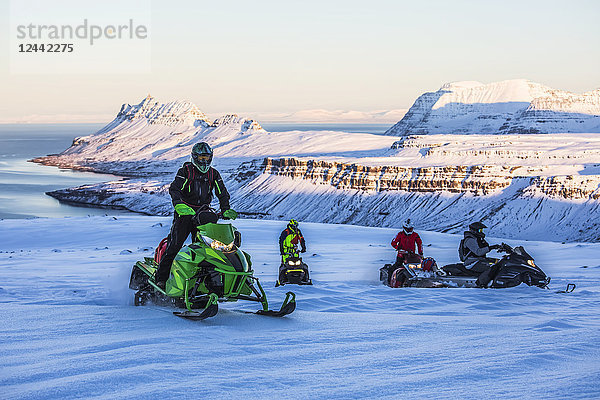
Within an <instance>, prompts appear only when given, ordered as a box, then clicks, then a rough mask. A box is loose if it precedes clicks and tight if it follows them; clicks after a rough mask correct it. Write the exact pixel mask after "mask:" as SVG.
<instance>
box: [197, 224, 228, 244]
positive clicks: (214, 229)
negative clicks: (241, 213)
mask: <svg viewBox="0 0 600 400" xmlns="http://www.w3.org/2000/svg"><path fill="white" fill-rule="evenodd" d="M234 232H235V228H234V227H233V226H231V224H204V225H200V226H198V234H199V235H204V236H208V237H209V238H211V239H213V240H218V241H219V242H221V243H223V244H227V245H228V244H230V243H231V242H233V240H234V239H235V236H234ZM196 240H201V239H200V238H196Z"/></svg>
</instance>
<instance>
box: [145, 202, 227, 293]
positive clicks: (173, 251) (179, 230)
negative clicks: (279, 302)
mask: <svg viewBox="0 0 600 400" xmlns="http://www.w3.org/2000/svg"><path fill="white" fill-rule="evenodd" d="M217 219H218V217H217V215H216V214H215V213H213V212H200V213H198V215H196V217H195V218H194V216H193V215H179V214H177V213H175V216H174V217H173V225H171V233H169V241H168V243H167V249H166V250H165V254H164V255H163V256H162V259H161V260H160V265H159V266H158V270H157V271H156V281H157V282H165V281H166V280H167V279H169V274H170V272H171V264H173V260H174V259H175V256H176V255H177V253H178V252H179V250H181V248H182V247H183V244H184V243H185V241H186V239H187V238H188V235H189V234H190V233H191V234H192V240H193V238H194V237H195V236H196V224H200V225H202V224H206V223H209V222H210V223H213V224H214V223H216V222H217Z"/></svg>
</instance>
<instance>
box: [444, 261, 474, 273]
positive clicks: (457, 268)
mask: <svg viewBox="0 0 600 400" xmlns="http://www.w3.org/2000/svg"><path fill="white" fill-rule="evenodd" d="M442 269H443V270H444V271H445V272H446V273H447V274H448V275H452V276H479V274H478V273H477V272H474V271H471V270H469V269H467V268H465V264H463V263H456V264H448V265H444V266H443V267H442Z"/></svg>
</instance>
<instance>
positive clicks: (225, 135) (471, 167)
mask: <svg viewBox="0 0 600 400" xmlns="http://www.w3.org/2000/svg"><path fill="white" fill-rule="evenodd" d="M465 86H468V85H467V84H465ZM513 95H514V93H513ZM513 95H511V96H513ZM513 97H514V96H513ZM496 99H498V98H496ZM148 103H149V104H151V106H147V104H148ZM155 103H156V101H150V102H145V101H144V102H142V104H141V106H140V105H138V106H136V107H137V108H136V110H134V111H132V112H125V113H119V116H117V118H116V119H115V120H114V121H113V122H111V123H110V124H108V125H107V127H105V128H103V129H101V130H100V131H99V132H97V133H96V134H93V135H90V136H86V137H83V138H78V139H77V140H75V141H74V143H73V146H71V147H70V148H69V149H67V150H65V151H64V152H63V153H61V154H59V155H53V156H48V157H42V158H40V159H37V160H36V161H37V162H41V163H44V164H48V165H57V166H61V167H63V168H82V169H87V170H92V171H99V172H106V173H112V174H116V175H121V176H126V177H130V178H134V179H127V180H122V181H114V182H109V183H103V184H98V185H86V186H82V187H79V188H73V189H65V190H60V191H56V192H53V193H52V195H53V196H55V197H57V198H59V199H64V200H70V201H75V202H81V203H88V204H101V205H108V206H118V207H124V208H127V209H129V210H133V211H139V212H144V213H148V214H155V215H156V214H159V215H169V214H171V213H172V205H171V202H170V199H169V196H168V185H169V184H170V182H171V180H172V178H173V174H174V173H175V171H177V169H178V167H179V166H180V165H181V163H182V162H183V161H186V160H188V159H189V154H190V150H191V147H192V146H193V144H195V143H197V142H198V141H207V142H208V143H210V144H211V145H212V146H213V149H214V151H215V158H214V165H215V167H216V168H218V169H219V170H220V171H221V173H222V175H223V176H224V179H225V181H226V182H227V188H228V190H229V191H230V192H231V195H232V206H233V207H235V208H236V209H237V210H238V211H240V212H241V213H242V215H247V216H253V217H258V218H269V219H280V218H292V217H293V218H300V219H302V220H303V221H312V222H331V223H350V224H362V225H371V226H398V225H399V224H401V222H402V221H403V220H404V219H406V218H408V217H410V218H412V219H413V220H415V221H419V222H418V227H419V228H420V229H428V230H437V231H442V232H452V233H456V232H461V231H462V229H463V228H464V227H465V226H467V225H468V224H469V222H470V221H472V220H474V219H478V220H484V221H486V223H487V224H488V225H489V226H490V227H491V230H490V233H491V234H493V235H496V236H503V237H512V238H526V239H545V240H548V239H550V240H561V241H562V240H569V241H577V240H584V241H597V240H599V238H600V224H599V223H598V222H597V221H598V220H600V163H599V160H600V135H597V134H593V133H592V134H590V133H588V134H581V133H579V134H564V133H563V134H527V135H488V134H482V135H457V134H453V135H440V134H437V135H415V136H406V137H403V138H401V139H400V140H398V138H397V137H395V136H386V135H376V134H364V133H350V132H332V131H290V132H267V131H266V130H264V129H262V127H261V126H260V124H258V122H256V121H254V120H250V119H246V118H243V117H239V116H237V115H227V116H223V117H221V118H218V119H217V120H215V121H214V122H212V123H208V122H206V120H202V119H197V118H196V119H194V118H193V117H183V118H179V117H178V115H173V113H172V112H171V111H168V113H170V114H169V115H171V117H170V119H165V118H163V117H164V115H163V114H162V113H161V112H156V111H143V112H142V111H140V110H144V109H145V107H147V108H149V109H150V110H151V109H155V110H180V111H181V112H182V113H184V114H185V113H186V112H188V111H189V110H194V108H192V107H190V106H188V107H187V108H186V107H183V106H177V105H181V104H182V103H179V102H175V103H170V104H172V106H170V107H167V106H165V105H157V104H155ZM144 104H146V105H144ZM507 107H508V106H507ZM126 108H127V107H126ZM194 112H195V114H194V116H197V115H200V114H198V113H197V112H196V111H194ZM144 113H145V114H144ZM132 115H133V116H139V115H147V116H145V117H144V116H141V117H134V118H132V119H130V118H129V116H132ZM161 120H162V121H168V124H167V123H162V122H154V121H161ZM173 121H180V122H177V123H174V122H173ZM198 121H200V122H198Z"/></svg>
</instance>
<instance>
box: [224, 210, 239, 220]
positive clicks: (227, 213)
mask: <svg viewBox="0 0 600 400" xmlns="http://www.w3.org/2000/svg"><path fill="white" fill-rule="evenodd" d="M223 217H224V218H226V219H236V218H237V217H238V213H237V212H235V211H234V210H232V209H231V208H230V209H229V210H225V211H224V212H223Z"/></svg>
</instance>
